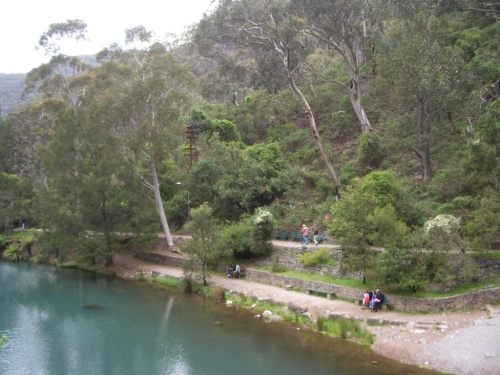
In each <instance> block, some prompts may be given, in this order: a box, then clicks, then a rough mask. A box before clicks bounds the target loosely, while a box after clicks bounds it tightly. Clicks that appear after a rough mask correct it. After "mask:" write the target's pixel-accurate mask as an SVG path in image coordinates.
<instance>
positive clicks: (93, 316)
mask: <svg viewBox="0 0 500 375" xmlns="http://www.w3.org/2000/svg"><path fill="white" fill-rule="evenodd" d="M254 314H255V313H254V312H251V311H248V310H247V309H236V308H235V307H226V306H225V305H224V304H220V303H216V302H214V301H212V300H208V299H205V298H203V297H201V296H199V295H194V294H193V295H191V294H176V293H170V292H166V291H164V290H155V289H154V288H151V286H149V285H146V284H142V283H135V282H131V281H126V280H121V279H118V278H109V277H105V276H103V275H97V274H93V273H87V272H83V271H78V270H70V269H56V268H52V267H49V266H42V265H32V264H28V263H17V264H14V263H7V262H0V335H2V334H6V335H7V336H8V342H9V344H8V345H7V346H6V347H4V348H3V349H2V350H0V374H6V375H7V374H9V375H10V374H19V375H20V374H22V375H28V374H37V375H45V374H47V375H49V374H50V375H54V374H64V375H66V374H85V375H88V374H92V375H99V374H102V375H112V374H180V375H183V374H186V375H188V374H189V375H202V374H203V375H210V374H217V375H222V374H226V373H234V374H252V375H256V374H259V375H266V374H270V375H271V374H272V375H276V374H290V375H295V374H297V375H299V374H300V375H304V374H336V375H346V374H359V375H363V374H370V375H374V374H409V373H411V374H436V373H435V372H431V371H427V370H423V369H419V368H417V367H413V366H404V365H401V364H398V363H396V362H394V361H390V360H386V359H384V358H379V357H378V356H377V355H376V354H375V353H373V352H372V351H370V350H369V349H367V348H364V347H361V346H359V345H356V344H352V343H349V342H346V341H343V340H335V339H332V338H329V337H327V336H325V335H322V334H319V333H315V332H312V331H309V330H307V329H300V330H297V327H295V326H293V325H291V324H288V323H283V324H281V323H266V322H264V321H262V320H257V319H255V318H254V317H253V315H254ZM374 361H376V362H377V364H374V363H373V362H374Z"/></svg>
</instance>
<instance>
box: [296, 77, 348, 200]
mask: <svg viewBox="0 0 500 375" xmlns="http://www.w3.org/2000/svg"><path fill="white" fill-rule="evenodd" d="M288 79H289V81H290V86H291V87H292V90H293V92H294V93H295V94H297V95H298V96H299V97H300V99H301V100H302V103H303V105H304V107H305V109H306V111H307V115H308V117H309V126H310V127H311V130H312V133H313V135H314V138H315V139H316V144H317V145H318V148H319V152H320V153H321V157H322V158H323V161H324V162H325V164H326V166H327V168H328V171H329V172H330V176H331V177H332V180H333V183H334V186H335V189H334V190H335V195H336V196H337V197H340V189H341V185H340V181H339V179H338V177H337V172H335V168H334V167H333V164H332V162H331V161H330V158H329V157H328V155H327V154H326V151H325V148H324V147H323V141H322V140H321V137H320V135H319V133H318V129H317V127H316V120H315V118H314V114H313V111H312V109H311V106H310V105H309V102H308V101H307V99H306V98H305V97H304V95H303V94H302V91H300V89H299V88H298V87H297V85H296V84H295V80H294V79H293V77H292V76H291V73H290V72H288Z"/></svg>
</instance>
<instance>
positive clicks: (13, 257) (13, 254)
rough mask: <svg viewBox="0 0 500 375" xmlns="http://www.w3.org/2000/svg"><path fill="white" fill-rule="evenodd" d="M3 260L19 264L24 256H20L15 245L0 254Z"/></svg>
mask: <svg viewBox="0 0 500 375" xmlns="http://www.w3.org/2000/svg"><path fill="white" fill-rule="evenodd" d="M2 256H3V258H5V259H7V260H9V261H11V262H19V261H22V260H24V259H25V258H24V255H22V254H21V249H20V248H19V246H17V245H14V244H12V245H9V246H8V247H7V249H5V250H4V252H3V253H2Z"/></svg>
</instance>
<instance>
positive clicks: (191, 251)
mask: <svg viewBox="0 0 500 375" xmlns="http://www.w3.org/2000/svg"><path fill="white" fill-rule="evenodd" d="M187 229H188V231H189V233H191V237H192V238H191V239H188V240H186V241H184V242H183V243H182V244H181V249H182V251H183V252H184V253H186V254H188V255H189V256H190V259H191V261H192V262H193V264H192V265H193V267H194V269H195V270H196V272H197V273H199V274H201V277H202V280H203V285H207V277H208V276H209V270H210V269H211V268H212V267H214V266H215V265H217V264H218V263H219V262H220V260H221V259H222V258H223V257H224V256H226V255H228V252H229V249H228V248H224V247H220V246H218V243H217V241H218V236H219V231H220V226H219V224H218V223H217V221H216V219H215V218H214V217H213V212H212V208H211V207H210V206H209V205H208V204H207V203H204V204H202V205H201V206H200V207H198V208H195V209H193V210H192V211H191V221H190V222H189V223H188V224H187Z"/></svg>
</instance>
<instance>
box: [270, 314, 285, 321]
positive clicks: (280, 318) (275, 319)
mask: <svg viewBox="0 0 500 375" xmlns="http://www.w3.org/2000/svg"><path fill="white" fill-rule="evenodd" d="M282 320H284V319H283V318H282V317H281V316H279V315H271V316H270V317H269V321H271V322H281V321H282Z"/></svg>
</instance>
